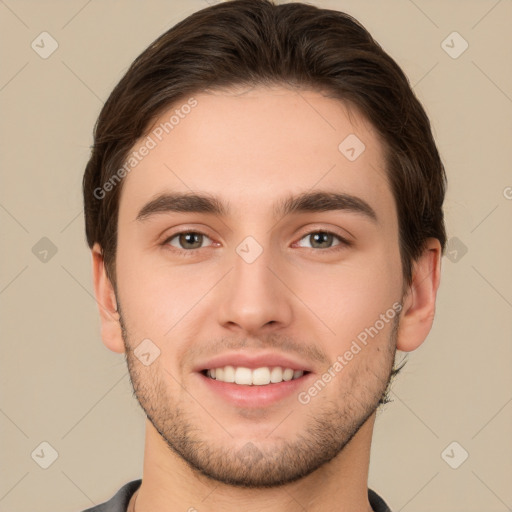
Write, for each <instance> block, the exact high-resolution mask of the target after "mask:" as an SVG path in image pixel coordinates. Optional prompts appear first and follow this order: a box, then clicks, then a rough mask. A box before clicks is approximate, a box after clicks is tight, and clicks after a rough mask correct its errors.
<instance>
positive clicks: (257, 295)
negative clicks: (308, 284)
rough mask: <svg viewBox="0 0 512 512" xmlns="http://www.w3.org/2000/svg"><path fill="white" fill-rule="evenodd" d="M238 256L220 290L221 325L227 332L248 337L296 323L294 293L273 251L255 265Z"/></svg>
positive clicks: (264, 252)
mask: <svg viewBox="0 0 512 512" xmlns="http://www.w3.org/2000/svg"><path fill="white" fill-rule="evenodd" d="M240 254H242V256H240V255H239V254H238V253H237V254H235V255H234V257H233V268H232V270H231V272H229V274H228V275H227V276H226V278H225V279H224V280H223V282H222V284H221V286H220V288H219V290H218V295H217V297H216V298H217V299H218V301H219V302H218V306H219V307H218V321H219V323H220V325H222V326H223V327H224V328H227V329H230V330H231V331H239V332H240V331H241V332H244V333H247V334H256V333H258V332H262V331H265V332H268V331H269V330H276V329H282V328H283V327H286V326H287V325H289V324H290V323H291V321H292V317H293V310H292V302H291V300H292V298H293V297H292V293H291V292H290V290H289V288H288V287H287V286H286V285H285V284H284V283H285V282H286V278H285V276H284V275H282V274H283V272H282V271H281V272H280V271H279V270H278V269H279V264H278V262H277V261H276V258H275V257H274V258H272V256H271V254H270V250H263V252H262V253H261V254H260V255H259V256H258V257H257V258H256V259H255V260H254V261H252V262H251V259H250V258H244V255H243V253H242V252H240Z"/></svg>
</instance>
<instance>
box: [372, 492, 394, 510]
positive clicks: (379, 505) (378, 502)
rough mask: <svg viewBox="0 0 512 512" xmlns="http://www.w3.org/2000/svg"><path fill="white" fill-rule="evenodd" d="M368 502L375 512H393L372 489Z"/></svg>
mask: <svg viewBox="0 0 512 512" xmlns="http://www.w3.org/2000/svg"><path fill="white" fill-rule="evenodd" d="M368 501H369V502H370V505H371V507H372V510H373V511H374V512H391V509H390V508H389V507H388V506H387V504H386V502H385V501H384V500H383V499H382V498H381V497H380V496H379V495H378V494H377V493H376V492H375V491H372V489H368Z"/></svg>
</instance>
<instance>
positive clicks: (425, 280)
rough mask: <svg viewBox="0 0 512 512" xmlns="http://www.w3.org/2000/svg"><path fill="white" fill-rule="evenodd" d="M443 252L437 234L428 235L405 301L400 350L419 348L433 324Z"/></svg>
mask: <svg viewBox="0 0 512 512" xmlns="http://www.w3.org/2000/svg"><path fill="white" fill-rule="evenodd" d="M441 256H442V254H441V243H440V242H439V240H438V239H437V238H429V239H428V240H427V247H426V249H425V251H424V252H423V254H422V255H421V256H420V258H419V259H418V260H417V261H416V262H414V265H413V271H412V283H411V286H410V287H409V289H408V291H407V293H406V295H405V298H404V301H403V311H402V315H401V319H400V324H399V329H398V339H397V344H396V348H397V350H402V351H404V352H410V351H412V350H415V349H417V348H418V347H419V346H420V345H421V344H422V343H423V342H424V341H425V339H426V337H427V335H428V333H429V332H430V329H431V328H432V324H433V322H434V314H435V306H436V296H437V290H438V288H439V283H440V280H441Z"/></svg>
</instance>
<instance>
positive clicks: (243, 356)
mask: <svg viewBox="0 0 512 512" xmlns="http://www.w3.org/2000/svg"><path fill="white" fill-rule="evenodd" d="M228 365H230V366H234V367H238V366H243V367H245V368H251V369H254V368H261V367H263V366H268V367H275V366H280V367H282V368H291V369H293V370H302V371H304V372H310V371H312V370H311V368H310V366H309V365H307V364H306V363H304V362H303V361H301V360H299V359H296V358H292V357H290V356H286V355H284V354H279V353H277V352H261V353H259V354H257V353H252V354H249V353H244V352H227V353H225V354H220V355H218V356H215V357H213V358H211V359H209V360H208V361H204V362H201V363H199V364H198V365H197V366H196V367H195V371H196V372H202V371H204V370H211V369H213V368H223V367H224V366H228Z"/></svg>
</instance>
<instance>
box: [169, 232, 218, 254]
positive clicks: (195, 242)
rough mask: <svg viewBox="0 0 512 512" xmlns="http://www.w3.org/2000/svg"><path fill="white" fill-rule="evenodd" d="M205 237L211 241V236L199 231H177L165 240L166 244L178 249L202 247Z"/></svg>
mask: <svg viewBox="0 0 512 512" xmlns="http://www.w3.org/2000/svg"><path fill="white" fill-rule="evenodd" d="M205 239H208V240H210V241H211V239H210V237H208V236H206V235H205V234H204V233H200V232H198V231H182V232H181V233H175V234H174V235H172V236H170V237H169V238H167V240H165V242H164V245H171V246H172V247H175V248H176V249H178V250H185V251H186V250H192V249H201V248H202V243H203V241H204V240H205Z"/></svg>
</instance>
